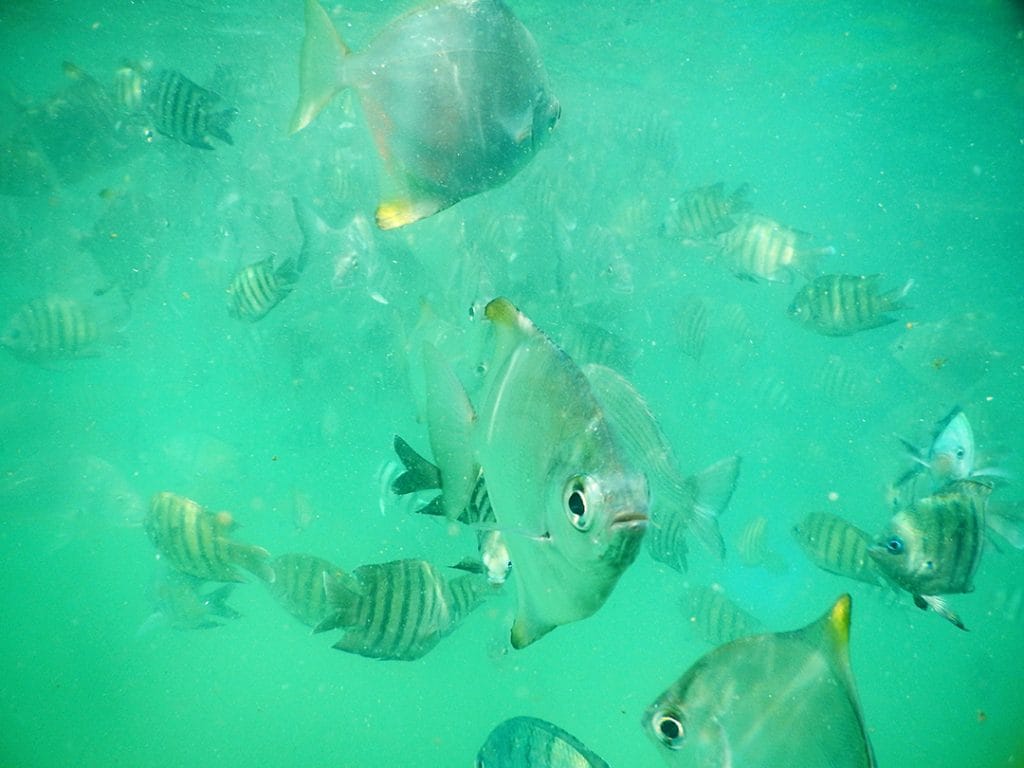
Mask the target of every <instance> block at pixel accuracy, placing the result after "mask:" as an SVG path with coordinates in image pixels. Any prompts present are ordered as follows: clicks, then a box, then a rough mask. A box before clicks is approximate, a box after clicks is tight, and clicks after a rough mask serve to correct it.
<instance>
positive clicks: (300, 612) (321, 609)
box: [267, 554, 345, 627]
mask: <svg viewBox="0 0 1024 768" xmlns="http://www.w3.org/2000/svg"><path fill="white" fill-rule="evenodd" d="M270 566H271V568H273V570H274V581H273V582H272V583H270V584H268V585H267V588H268V589H269V590H270V593H271V594H272V595H273V596H274V598H275V599H276V600H277V601H278V602H279V603H280V604H281V605H282V606H283V607H284V608H285V610H287V611H288V612H289V613H290V614H292V616H294V617H295V618H297V619H298V620H299V621H301V622H302V623H303V624H306V625H307V626H310V627H315V626H316V625H317V624H319V623H320V622H321V621H323V620H324V619H325V618H327V616H328V615H329V614H330V613H331V606H330V605H329V604H328V602H327V591H326V589H325V588H324V579H325V578H329V579H335V580H343V579H344V578H345V573H344V571H342V570H341V568H338V567H337V566H336V565H334V564H332V563H330V562H329V561H327V560H324V559H323V558H320V557H315V556H313V555H302V554H284V555H278V556H277V557H275V558H274V559H273V560H272V561H271V562H270Z"/></svg>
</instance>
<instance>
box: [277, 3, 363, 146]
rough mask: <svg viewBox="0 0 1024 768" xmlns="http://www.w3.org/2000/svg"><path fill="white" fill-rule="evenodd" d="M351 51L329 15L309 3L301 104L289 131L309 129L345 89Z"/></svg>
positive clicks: (303, 44) (301, 73)
mask: <svg viewBox="0 0 1024 768" xmlns="http://www.w3.org/2000/svg"><path fill="white" fill-rule="evenodd" d="M347 54H348V48H347V47H346V46H345V43H343V42H342V40H341V38H340V37H339V36H338V32H337V30H336V29H335V28H334V25H333V24H332V23H331V20H330V18H329V17H328V16H327V12H326V11H325V10H324V9H323V8H322V7H321V6H320V4H319V3H318V2H316V0H306V36H305V37H304V38H303V40H302V54H301V57H300V64H299V103H298V104H297V105H296V106H295V114H294V115H293V116H292V121H291V124H290V125H289V127H288V132H289V133H297V132H298V131H301V130H302V129H303V128H305V127H306V126H307V125H309V124H310V123H311V122H312V121H313V118H315V117H316V116H317V115H318V114H320V111H321V110H322V109H323V108H324V107H325V106H327V102H329V101H330V100H331V98H332V97H333V96H334V94H336V93H337V92H338V91H340V90H341V89H342V88H343V87H344V82H343V80H342V64H343V62H344V59H345V56H346V55H347Z"/></svg>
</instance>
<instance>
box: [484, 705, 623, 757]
mask: <svg viewBox="0 0 1024 768" xmlns="http://www.w3.org/2000/svg"><path fill="white" fill-rule="evenodd" d="M475 766H476V768H539V767H540V766H543V767H544V768H608V763H606V762H605V761H604V760H602V759H601V758H600V757H598V756H597V755H596V754H594V753H593V752H592V751H591V750H590V749H588V748H587V747H586V746H585V745H584V744H583V742H581V741H580V740H579V739H577V738H576V737H575V736H573V735H572V734H570V733H567V732H566V731H563V730H562V729H561V728H559V727H558V726H557V725H554V724H553V723H549V722H547V721H546V720H540V719H538V718H536V717H513V718H511V719H509V720H505V721H504V722H502V723H498V725H496V726H495V727H494V730H492V731H491V732H490V734H489V735H488V736H487V740H486V741H485V742H484V744H483V746H482V747H480V751H479V752H478V753H477V756H476V763H475Z"/></svg>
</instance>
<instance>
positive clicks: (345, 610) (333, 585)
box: [313, 571, 363, 634]
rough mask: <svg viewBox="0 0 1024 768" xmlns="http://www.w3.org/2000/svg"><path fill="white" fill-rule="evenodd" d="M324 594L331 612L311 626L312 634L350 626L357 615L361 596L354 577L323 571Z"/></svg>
mask: <svg viewBox="0 0 1024 768" xmlns="http://www.w3.org/2000/svg"><path fill="white" fill-rule="evenodd" d="M324 594H325V595H326V597H327V605H328V607H329V608H330V611H331V612H330V613H329V614H328V615H327V617H326V618H324V620H323V621H321V622H320V623H319V624H317V625H316V626H315V627H313V634H317V633H318V632H327V631H328V630H331V629H337V628H338V627H350V626H352V625H353V624H354V623H355V621H356V619H357V617H358V611H359V601H360V600H361V599H362V598H363V594H362V593H361V592H360V591H359V584H358V582H357V581H356V580H355V578H354V577H352V576H349V575H347V574H344V575H342V574H339V573H328V572H327V571H324Z"/></svg>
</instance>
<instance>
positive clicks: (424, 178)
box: [291, 0, 560, 229]
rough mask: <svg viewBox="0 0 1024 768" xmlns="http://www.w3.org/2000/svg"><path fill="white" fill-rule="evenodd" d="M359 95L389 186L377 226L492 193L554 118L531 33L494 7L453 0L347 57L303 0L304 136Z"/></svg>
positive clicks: (300, 116)
mask: <svg viewBox="0 0 1024 768" xmlns="http://www.w3.org/2000/svg"><path fill="white" fill-rule="evenodd" d="M348 87H352V88H355V89H356V91H357V92H358V94H359V98H360V100H361V101H362V104H363V111H364V113H365V114H366V117H367V120H368V122H369V124H370V129H371V132H372V133H373V135H374V138H375V139H376V142H377V147H378V150H379V152H380V154H381V156H382V158H383V159H384V161H385V164H386V165H387V170H388V175H389V177H390V179H391V181H392V183H393V186H394V187H395V189H394V191H393V192H391V193H389V194H390V195H391V196H390V197H388V198H387V199H385V200H384V201H382V202H381V204H380V205H379V207H378V209H377V224H378V225H379V226H380V227H381V228H383V229H389V228H392V227H400V226H403V225H405V224H409V223H411V222H414V221H417V220H419V219H421V218H424V217H426V216H430V215H432V214H434V213H436V212H438V211H440V210H442V209H444V208H447V207H448V206H450V205H453V204H455V203H457V202H458V201H460V200H462V199H464V198H466V197H469V196H471V195H475V194H477V193H479V192H483V191H485V190H487V189H491V188H492V187H495V186H498V185H499V184H502V183H503V182H505V181H507V180H508V179H509V178H511V177H512V176H513V175H515V173H516V172H517V171H519V170H520V169H521V168H522V167H523V166H524V165H525V164H526V163H527V162H528V161H529V160H530V158H532V157H533V155H534V154H535V153H536V151H537V150H538V149H539V147H540V146H541V145H542V144H543V143H544V141H545V140H546V138H547V135H548V134H549V133H550V132H551V130H552V129H553V128H554V125H555V123H556V122H557V120H558V117H559V114H560V108H559V105H558V100H557V99H555V97H554V96H553V95H552V94H551V90H550V86H549V85H548V77H547V73H546V72H545V71H544V67H543V65H542V63H541V60H540V56H539V53H538V51H537V46H536V44H535V43H534V41H533V38H532V37H531V35H530V33H529V32H528V31H527V30H526V28H525V27H523V25H522V24H521V23H520V22H519V20H518V19H516V18H515V16H513V14H512V12H511V11H510V10H509V9H508V8H507V7H506V6H505V5H504V3H502V2H500V1H499V0H450V1H449V2H442V3H437V4H432V5H429V6H427V7H425V8H423V9H422V10H418V11H414V12H412V13H409V14H407V15H405V16H402V17H400V18H398V19H396V20H395V21H393V22H392V23H391V24H389V25H388V26H386V27H385V28H384V29H383V30H382V31H381V32H380V34H378V35H377V37H376V38H375V39H374V41H373V42H372V43H371V44H370V45H369V47H367V49H366V50H364V51H361V52H359V53H349V51H348V49H347V48H346V47H345V45H344V44H343V43H342V42H341V40H340V38H339V37H338V34H337V32H336V31H335V30H334V27H333V25H332V24H331V21H330V18H329V17H328V16H327V14H326V12H325V11H324V10H323V8H321V7H320V5H319V4H318V3H317V2H316V1H315V0H307V2H306V37H305V39H304V40H303V45H302V56H301V79H300V97H299V104H298V106H297V107H296V110H295V115H294V117H293V119H292V125H291V128H292V131H293V132H294V131H298V130H301V129H302V128H303V127H305V126H306V125H307V124H308V123H309V122H310V121H311V120H313V118H314V117H315V116H316V115H317V113H319V111H320V110H321V109H323V107H324V106H325V105H326V104H327V103H328V102H329V101H330V99H331V97H332V96H333V95H334V94H335V93H337V92H338V91H339V90H341V89H343V88H348Z"/></svg>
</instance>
